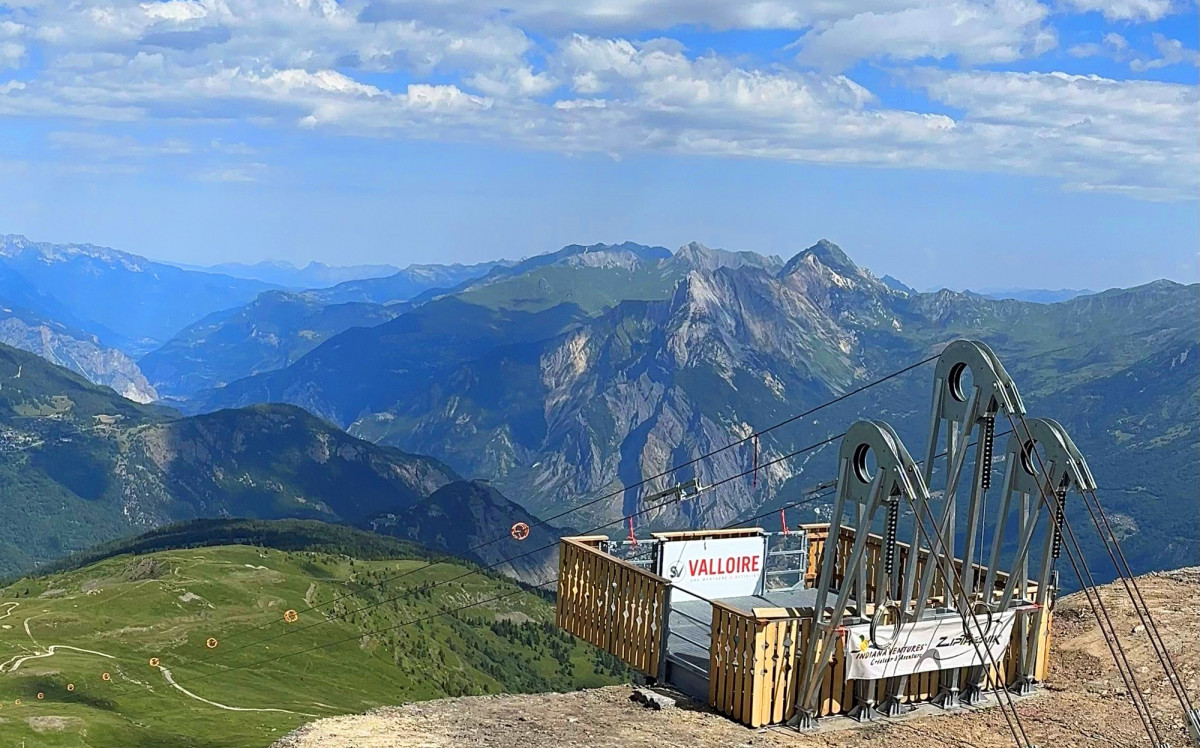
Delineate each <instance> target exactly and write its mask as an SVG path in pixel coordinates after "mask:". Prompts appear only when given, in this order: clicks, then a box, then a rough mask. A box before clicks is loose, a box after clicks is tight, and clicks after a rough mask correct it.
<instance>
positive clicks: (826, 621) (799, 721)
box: [788, 421, 929, 729]
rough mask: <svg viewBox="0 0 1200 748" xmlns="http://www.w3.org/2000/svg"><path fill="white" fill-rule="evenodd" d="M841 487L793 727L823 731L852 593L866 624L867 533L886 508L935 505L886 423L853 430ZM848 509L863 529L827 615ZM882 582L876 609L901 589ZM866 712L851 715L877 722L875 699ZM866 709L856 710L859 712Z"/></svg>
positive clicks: (845, 441)
mask: <svg viewBox="0 0 1200 748" xmlns="http://www.w3.org/2000/svg"><path fill="white" fill-rule="evenodd" d="M868 453H872V454H874V456H875V462H876V465H877V467H876V470H875V473H874V475H871V474H870V472H869V470H868V469H867V466H866V455H867V454H868ZM837 486H838V490H837V497H836V499H835V500H834V505H833V513H832V515H831V516H830V531H831V533H830V538H829V539H827V540H826V542H825V546H824V548H823V549H822V551H821V566H820V569H821V570H820V577H819V580H818V584H817V599H816V604H815V605H814V610H813V628H812V634H811V635H810V636H809V638H808V642H807V644H806V645H805V651H804V659H803V660H802V661H801V662H802V671H803V676H802V678H801V682H800V688H799V690H798V692H797V699H796V714H795V716H793V717H792V719H791V720H789V722H788V724H790V725H793V726H795V727H798V728H800V729H814V728H816V726H817V709H816V703H815V700H816V697H817V696H818V694H819V691H820V684H821V678H820V674H821V673H822V672H823V671H824V669H825V667H826V666H827V665H828V664H829V661H830V658H831V657H832V654H833V649H832V646H831V645H832V644H833V640H834V637H835V636H836V635H837V633H838V629H840V628H841V626H842V621H843V618H844V617H845V615H846V613H847V607H848V603H849V599H850V593H851V591H854V592H855V593H856V594H855V603H856V608H855V617H856V618H859V619H863V612H864V610H865V606H866V599H865V598H866V594H867V582H866V574H867V569H866V565H865V564H864V563H863V557H864V554H865V551H866V547H867V537H868V532H867V529H869V528H870V526H871V522H872V520H873V519H874V516H875V514H876V513H877V512H878V510H879V508H880V507H883V506H886V507H887V509H888V511H889V512H894V511H896V510H897V508H898V505H899V503H900V501H901V500H908V501H910V502H913V503H914V505H916V510H918V511H920V510H922V509H925V508H926V507H925V505H926V504H927V502H928V501H929V489H928V488H927V487H926V484H925V478H924V476H923V475H922V473H921V470H920V469H919V468H918V467H917V464H916V463H915V462H914V461H913V459H912V456H911V455H910V454H909V453H908V450H907V449H905V447H904V444H903V442H901V441H900V437H899V436H897V435H896V432H895V430H894V429H892V427H891V426H889V425H888V424H886V423H884V422H882V421H858V422H856V423H854V424H853V425H852V426H851V427H850V428H849V429H847V431H846V435H845V436H844V437H842V443H841V448H840V450H839V453H838V482H837ZM847 504H853V505H854V506H855V508H856V514H857V517H856V520H857V526H858V530H857V531H856V532H855V536H854V544H853V546H852V547H851V549H850V555H849V558H848V559H847V562H846V576H845V578H844V579H843V581H842V585H841V588H840V589H839V590H838V591H837V597H836V599H835V601H834V603H833V605H832V606H831V607H830V608H829V609H828V616H826V603H827V602H828V599H829V594H830V592H831V591H832V590H831V586H832V583H833V567H834V565H835V558H836V554H837V546H838V543H837V534H838V533H839V532H840V528H841V521H842V515H843V513H844V512H845V509H846V507H847ZM893 540H894V538H893ZM917 556H918V554H917V553H910V554H909V559H908V562H909V564H910V565H914V567H915V564H916V559H917ZM852 570H853V572H854V573H853V578H851V571H852ZM876 571H877V574H879V575H880V576H878V577H877V580H878V581H883V580H882V572H883V568H882V566H881V567H880V568H879V569H877V570H876ZM878 581H877V583H876V586H875V598H876V599H875V600H874V601H873V602H874V603H875V605H876V607H879V606H880V605H882V604H885V603H887V602H889V601H888V600H887V598H888V596H889V595H890V592H891V590H892V589H893V588H894V586H895V584H894V582H895V571H894V570H893V574H892V578H891V579H889V580H887V584H886V585H884V584H879V583H878ZM901 609H903V608H901ZM918 615H919V614H918ZM863 620H865V619H863ZM872 692H873V689H868V690H867V691H866V693H867V694H869V693H872ZM860 707H861V711H860V713H859V714H858V715H853V714H852V715H851V716H856V718H858V719H871V718H873V716H874V714H875V713H876V712H875V709H874V703H873V699H872V700H870V701H868V700H866V699H864V700H863V703H862V704H860ZM860 707H856V710H858V709H860Z"/></svg>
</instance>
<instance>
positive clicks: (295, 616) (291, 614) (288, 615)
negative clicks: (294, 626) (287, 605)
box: [283, 610, 300, 623]
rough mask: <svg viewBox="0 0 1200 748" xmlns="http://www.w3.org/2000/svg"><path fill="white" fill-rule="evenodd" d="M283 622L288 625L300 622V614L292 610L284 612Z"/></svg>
mask: <svg viewBox="0 0 1200 748" xmlns="http://www.w3.org/2000/svg"><path fill="white" fill-rule="evenodd" d="M283 620H285V621H287V622H288V623H295V622H296V621H298V620H300V614H299V613H297V612H296V611H294V610H287V611H284V613H283Z"/></svg>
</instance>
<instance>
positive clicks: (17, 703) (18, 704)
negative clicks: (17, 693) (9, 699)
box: [13, 699, 21, 706]
mask: <svg viewBox="0 0 1200 748" xmlns="http://www.w3.org/2000/svg"><path fill="white" fill-rule="evenodd" d="M13 703H14V704H16V705H17V706H21V700H20V699H17V700H16V701H14V702H13Z"/></svg>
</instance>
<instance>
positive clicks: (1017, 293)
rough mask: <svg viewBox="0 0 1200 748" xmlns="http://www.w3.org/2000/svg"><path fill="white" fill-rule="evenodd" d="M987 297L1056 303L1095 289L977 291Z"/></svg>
mask: <svg viewBox="0 0 1200 748" xmlns="http://www.w3.org/2000/svg"><path fill="white" fill-rule="evenodd" d="M978 293H979V294H980V295H981V296H986V297H988V298H989V299H1016V300H1017V301H1032V302H1034V303H1036V304H1057V303H1058V302H1060V301H1070V300H1071V299H1074V298H1078V297H1080V296H1090V295H1092V294H1094V293H1096V292H1095V291H1092V290H1089V289H1086V288H1083V289H1078V290H1076V289H1071V288H1060V289H1058V290H1051V289H1046V288H985V289H983V290H982V291H979V292H978Z"/></svg>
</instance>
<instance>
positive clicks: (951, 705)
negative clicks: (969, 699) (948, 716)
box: [932, 686, 962, 711]
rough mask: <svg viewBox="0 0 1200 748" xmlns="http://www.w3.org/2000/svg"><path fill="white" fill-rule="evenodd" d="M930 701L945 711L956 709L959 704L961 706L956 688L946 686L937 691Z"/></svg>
mask: <svg viewBox="0 0 1200 748" xmlns="http://www.w3.org/2000/svg"><path fill="white" fill-rule="evenodd" d="M932 703H933V705H934V706H936V707H941V708H942V709H945V710H946V711H951V710H954V709H958V708H959V707H960V706H962V704H961V703H960V702H959V700H958V689H957V688H946V687H945V686H943V687H942V688H941V689H940V690H939V691H938V694H937V696H934V697H933V702H932Z"/></svg>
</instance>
